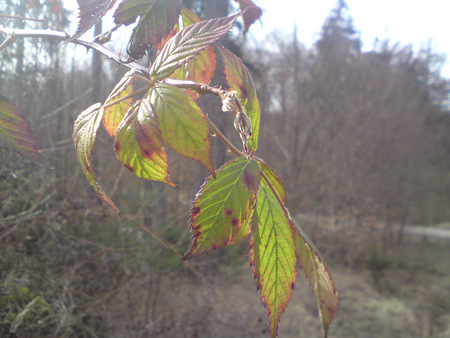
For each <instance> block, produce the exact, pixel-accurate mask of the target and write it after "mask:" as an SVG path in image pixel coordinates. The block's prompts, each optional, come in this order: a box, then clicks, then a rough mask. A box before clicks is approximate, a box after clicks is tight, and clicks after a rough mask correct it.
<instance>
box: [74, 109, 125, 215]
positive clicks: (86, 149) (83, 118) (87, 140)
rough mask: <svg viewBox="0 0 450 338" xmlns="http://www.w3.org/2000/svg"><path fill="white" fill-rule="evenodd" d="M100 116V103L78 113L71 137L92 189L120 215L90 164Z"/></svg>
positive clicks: (101, 114) (100, 121)
mask: <svg viewBox="0 0 450 338" xmlns="http://www.w3.org/2000/svg"><path fill="white" fill-rule="evenodd" d="M102 118H103V109H101V103H95V104H93V105H92V106H90V107H89V108H87V109H86V110H84V111H83V112H82V113H81V114H80V115H78V118H77V119H76V120H75V123H74V130H73V136H72V138H73V143H74V146H75V150H76V153H77V157H78V161H79V162H80V164H81V168H82V169H83V172H84V174H85V175H86V177H87V179H88V181H89V183H90V184H91V185H92V186H93V187H94V190H95V191H96V192H97V194H98V195H99V196H100V198H101V199H102V200H104V201H105V202H106V203H108V204H109V205H110V206H111V207H112V208H113V209H114V211H115V212H116V213H117V214H118V215H120V212H119V209H117V207H116V206H115V204H114V203H113V201H112V200H111V199H110V198H109V196H108V195H107V194H106V192H105V191H104V190H103V188H102V187H101V186H100V184H99V183H98V179H97V177H96V176H95V174H94V167H93V165H92V154H93V152H94V146H95V139H96V137H97V134H98V128H99V127H100V125H101V123H102Z"/></svg>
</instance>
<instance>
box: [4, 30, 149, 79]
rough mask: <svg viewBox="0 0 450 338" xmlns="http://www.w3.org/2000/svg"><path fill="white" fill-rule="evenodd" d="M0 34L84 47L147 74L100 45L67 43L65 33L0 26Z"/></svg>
mask: <svg viewBox="0 0 450 338" xmlns="http://www.w3.org/2000/svg"><path fill="white" fill-rule="evenodd" d="M0 34H1V35H3V36H5V37H8V36H14V37H15V38H52V39H57V40H63V41H64V42H63V44H64V43H67V42H72V43H74V44H77V45H81V46H84V47H86V48H88V49H89V48H92V49H95V50H96V51H97V52H99V53H101V54H103V55H104V56H106V57H107V58H108V59H111V60H113V61H115V62H116V63H118V64H120V65H122V66H124V67H127V68H130V69H136V70H138V71H139V72H140V73H142V74H144V75H147V74H148V68H146V67H144V66H142V65H140V64H139V63H137V62H126V61H124V60H122V58H121V57H120V55H119V54H117V53H116V52H113V51H112V50H111V49H109V48H107V47H105V46H103V45H102V44H101V43H97V42H89V41H86V40H81V39H73V40H70V41H67V40H68V39H70V35H69V34H67V33H65V32H59V31H54V30H51V29H11V28H7V27H5V26H2V25H0Z"/></svg>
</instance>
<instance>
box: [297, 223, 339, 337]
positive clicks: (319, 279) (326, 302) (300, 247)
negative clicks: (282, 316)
mask: <svg viewBox="0 0 450 338" xmlns="http://www.w3.org/2000/svg"><path fill="white" fill-rule="evenodd" d="M289 223H290V226H291V232H292V236H293V238H294V244H295V252H296V255H297V258H298V261H299V264H300V266H301V268H302V269H303V272H304V273H305V277H306V278H307V279H308V281H309V284H310V285H311V287H312V288H313V290H314V295H315V296H316V300H317V305H318V309H319V316H320V320H321V322H322V331H323V336H324V337H327V335H328V330H329V328H330V324H331V321H332V320H333V318H334V316H335V315H336V312H337V309H338V305H339V295H338V292H337V290H336V288H335V286H334V283H333V280H332V278H331V273H330V270H329V269H328V266H327V265H326V263H325V261H324V260H323V259H322V257H321V256H320V253H319V251H318V250H317V249H316V247H315V246H314V244H313V243H312V241H311V240H310V239H309V238H308V236H307V235H306V234H305V233H304V232H303V230H302V229H301V228H300V227H299V226H298V224H297V223H296V222H295V221H294V219H293V218H292V217H291V218H290V220H289Z"/></svg>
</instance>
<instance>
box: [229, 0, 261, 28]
mask: <svg viewBox="0 0 450 338" xmlns="http://www.w3.org/2000/svg"><path fill="white" fill-rule="evenodd" d="M235 1H236V2H239V6H240V8H241V10H242V11H244V12H243V14H242V17H243V18H244V33H246V32H247V31H248V28H249V27H250V26H251V25H252V24H253V23H254V22H255V21H256V20H258V19H259V18H260V17H261V16H262V9H261V8H259V7H258V6H256V5H255V3H254V2H253V1H252V0H235Z"/></svg>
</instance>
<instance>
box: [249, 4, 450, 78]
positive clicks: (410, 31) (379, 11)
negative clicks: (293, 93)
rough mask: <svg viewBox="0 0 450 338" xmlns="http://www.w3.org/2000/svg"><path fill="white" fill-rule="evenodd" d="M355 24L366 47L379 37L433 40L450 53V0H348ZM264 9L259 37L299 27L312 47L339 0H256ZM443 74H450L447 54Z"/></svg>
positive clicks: (256, 29) (408, 41)
mask: <svg viewBox="0 0 450 338" xmlns="http://www.w3.org/2000/svg"><path fill="white" fill-rule="evenodd" d="M346 2H347V5H348V7H349V14H350V15H351V16H352V18H353V20H354V27H355V29H356V30H357V31H359V32H361V39H362V42H363V49H370V48H371V47H372V45H373V42H374V41H375V39H376V38H378V39H379V40H381V41H383V40H386V39H389V40H390V41H391V43H392V44H393V43H395V42H400V44H401V45H403V46H405V45H409V44H412V45H413V46H414V49H415V50H417V49H418V48H419V47H421V46H422V47H426V46H428V43H429V42H431V47H432V50H433V51H434V52H437V53H440V54H441V53H444V54H446V55H450V38H449V36H448V35H449V33H450V20H449V19H448V15H449V13H450V1H448V0H428V1H423V0H422V1H418V0H412V1H411V0H378V1H362V0H346ZM255 3H256V4H257V5H258V6H260V7H261V8H262V9H263V11H264V14H263V17H262V21H261V23H258V24H256V25H255V26H253V27H252V28H251V30H250V31H251V32H252V33H253V34H254V35H255V37H256V38H257V39H259V37H260V36H265V35H266V34H267V33H268V32H272V31H274V30H278V31H280V32H283V33H286V34H289V33H292V32H293V29H294V25H296V26H297V36H298V38H299V40H300V41H301V42H302V43H304V44H305V45H307V46H311V45H312V44H313V43H314V42H315V41H316V40H317V39H318V37H319V34H320V29H321V27H322V25H323V23H324V21H325V19H326V18H327V16H328V14H329V13H330V11H331V10H332V9H333V8H334V7H335V5H336V3H337V0H320V1H310V0H308V1H307V0H297V1H292V0H277V1H273V0H256V1H255ZM443 75H444V76H446V77H450V60H449V59H448V57H447V60H446V63H445V66H444V68H443Z"/></svg>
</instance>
